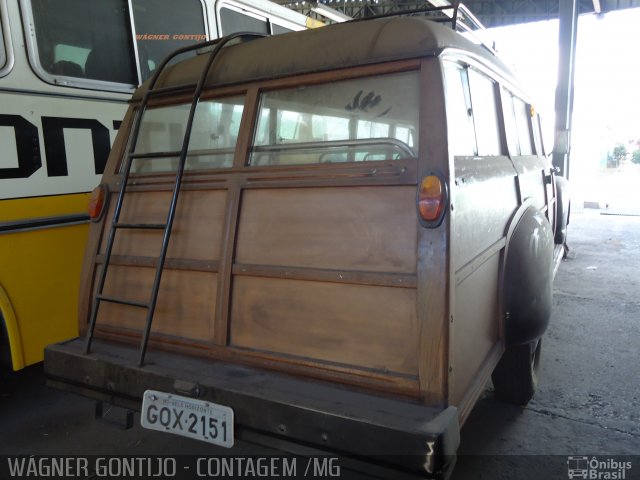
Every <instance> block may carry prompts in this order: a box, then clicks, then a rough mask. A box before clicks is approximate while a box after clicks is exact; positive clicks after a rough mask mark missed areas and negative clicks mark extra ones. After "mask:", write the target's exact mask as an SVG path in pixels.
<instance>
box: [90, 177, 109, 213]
mask: <svg viewBox="0 0 640 480" xmlns="http://www.w3.org/2000/svg"><path fill="white" fill-rule="evenodd" d="M106 201H107V186H106V185H105V184H101V185H98V186H97V187H96V188H94V189H93V192H91V196H90V197H89V205H88V207H87V209H88V213H89V218H91V221H92V222H97V221H99V220H100V219H101V218H102V215H103V213H104V207H105V204H106Z"/></svg>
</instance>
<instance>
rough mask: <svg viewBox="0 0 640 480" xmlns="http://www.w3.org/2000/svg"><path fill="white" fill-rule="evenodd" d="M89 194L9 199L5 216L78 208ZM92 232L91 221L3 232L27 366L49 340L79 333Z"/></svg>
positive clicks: (1, 244) (3, 264) (6, 272)
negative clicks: (86, 255) (79, 305)
mask: <svg viewBox="0 0 640 480" xmlns="http://www.w3.org/2000/svg"><path fill="white" fill-rule="evenodd" d="M86 197H87V196H86V195H85V194H78V195H65V196H55V197H40V198H27V199H15V200H3V201H2V202H0V218H2V219H15V218H20V219H22V218H27V219H28V218H30V217H31V218H33V217H50V216H51V217H53V216H55V215H68V214H72V213H77V211H82V210H83V209H84V208H85V205H86V202H87V200H86ZM87 231H88V229H87V225H86V224H85V225H73V226H60V227H54V228H43V229H39V230H30V231H22V232H15V233H9V232H8V233H2V234H0V252H1V254H0V285H2V287H3V289H4V290H5V292H6V294H7V296H8V297H9V301H10V302H11V305H12V307H13V311H14V313H15V316H16V320H17V324H18V334H19V338H20V341H21V344H22V351H23V363H24V365H25V366H26V365H30V364H32V363H36V362H39V361H41V360H42V357H43V351H44V347H45V346H46V345H48V344H50V343H53V342H60V341H62V340H66V339H69V338H72V337H74V336H76V335H78V328H77V323H76V322H75V317H74V315H73V312H75V309H76V304H77V301H78V289H79V279H80V270H81V265H82V252H83V251H84V244H85V242H86V239H87Z"/></svg>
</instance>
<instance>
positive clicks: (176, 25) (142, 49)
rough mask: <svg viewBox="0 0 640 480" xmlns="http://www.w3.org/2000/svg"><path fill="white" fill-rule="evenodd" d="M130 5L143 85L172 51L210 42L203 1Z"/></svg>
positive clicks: (136, 0) (148, 0) (137, 0)
mask: <svg viewBox="0 0 640 480" xmlns="http://www.w3.org/2000/svg"><path fill="white" fill-rule="evenodd" d="M131 4H132V6H133V19H134V23H135V29H136V43H137V46H138V57H139V60H140V74H141V76H142V79H141V83H142V82H144V81H145V80H146V79H147V78H149V77H150V76H151V73H152V72H153V70H154V69H155V68H156V66H158V65H159V64H160V62H161V61H162V60H163V59H164V57H166V56H167V55H168V54H169V53H170V52H172V51H173V50H176V49H178V48H182V47H186V46H188V45H192V44H194V43H198V42H203V41H205V40H206V39H207V35H206V30H205V21H204V12H203V6H202V2H201V0H182V1H181V2H179V3H176V2H175V0H133V1H132V3H131ZM192 55H195V52H193V53H192ZM184 58H185V57H184V56H181V57H179V58H177V59H176V60H175V61H178V60H183V59H184Z"/></svg>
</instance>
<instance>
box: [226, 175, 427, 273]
mask: <svg viewBox="0 0 640 480" xmlns="http://www.w3.org/2000/svg"><path fill="white" fill-rule="evenodd" d="M415 192H416V190H415V186H402V187H381V186H376V187H350V188H349V187H344V188H304V189H303V188H290V189H279V190H275V189H274V190H247V191H245V193H244V195H243V199H242V212H241V216H240V226H239V233H238V245H237V251H236V252H237V253H236V261H237V262H239V263H245V264H256V265H286V266H292V267H310V268H323V269H347V270H359V271H378V272H397V273H415V271H416V250H417V217H416V208H415V195H416V193H415Z"/></svg>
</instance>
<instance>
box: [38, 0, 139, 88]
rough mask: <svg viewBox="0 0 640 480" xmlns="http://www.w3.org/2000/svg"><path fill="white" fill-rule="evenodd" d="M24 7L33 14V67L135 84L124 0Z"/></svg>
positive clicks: (50, 1) (41, 3) (79, 0)
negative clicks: (28, 8) (34, 52)
mask: <svg viewBox="0 0 640 480" xmlns="http://www.w3.org/2000/svg"><path fill="white" fill-rule="evenodd" d="M28 5H29V6H30V7H31V13H32V15H33V31H34V35H35V40H36V45H35V47H36V50H37V55H36V58H35V59H33V60H35V62H34V63H35V65H34V68H35V69H36V71H39V72H40V73H44V74H45V75H47V74H48V75H49V76H54V77H57V76H62V77H75V78H86V79H91V80H98V81H105V82H116V83H123V84H128V85H136V84H137V83H138V81H137V74H136V67H135V59H134V55H133V51H132V49H131V44H132V39H131V28H130V20H129V13H128V6H127V1H126V0H103V1H101V2H87V1H85V0H66V1H64V2H60V1H53V0H42V1H31V2H28ZM79 18H81V19H82V21H78V19H79Z"/></svg>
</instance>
